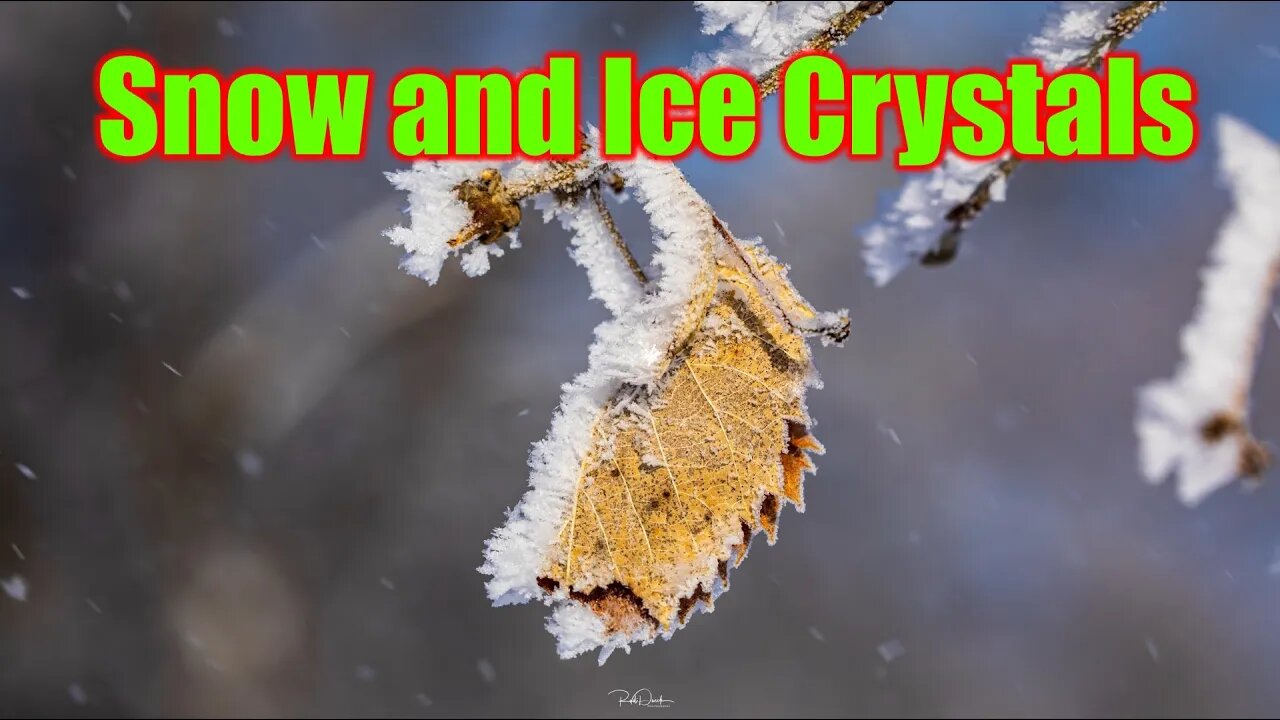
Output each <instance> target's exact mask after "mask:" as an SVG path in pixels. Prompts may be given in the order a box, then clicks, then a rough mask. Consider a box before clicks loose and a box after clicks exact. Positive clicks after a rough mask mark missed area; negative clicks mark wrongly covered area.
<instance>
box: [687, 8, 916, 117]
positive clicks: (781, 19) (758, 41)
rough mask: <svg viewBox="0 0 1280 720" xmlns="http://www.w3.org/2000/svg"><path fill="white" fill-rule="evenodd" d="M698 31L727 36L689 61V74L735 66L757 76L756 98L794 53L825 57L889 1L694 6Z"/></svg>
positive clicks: (771, 86) (769, 89)
mask: <svg viewBox="0 0 1280 720" xmlns="http://www.w3.org/2000/svg"><path fill="white" fill-rule="evenodd" d="M694 4H695V5H697V6H698V9H699V10H701V11H702V31H703V32H704V33H706V34H708V35H715V34H718V33H720V32H723V31H724V30H725V29H731V32H732V34H731V35H730V36H729V37H728V38H727V39H726V40H725V41H724V43H723V44H722V45H721V47H720V48H719V49H718V50H716V51H715V52H711V53H703V54H700V55H698V56H696V57H695V58H694V59H693V72H694V74H695V75H701V74H703V73H705V72H707V71H708V70H711V69H712V68H717V67H736V68H740V69H742V70H745V71H747V72H749V73H751V74H752V75H755V76H756V84H757V86H758V87H759V88H760V98H761V99H764V98H766V97H768V96H769V95H771V94H773V93H774V92H775V91H776V90H777V89H778V84H779V80H780V78H781V74H782V65H783V63H785V62H786V61H787V59H788V58H790V57H791V56H792V55H795V54H796V53H799V52H804V51H806V50H812V51H821V52H826V51H829V50H833V49H835V48H837V47H839V46H841V45H843V44H844V42H845V41H846V40H848V39H849V36H850V35H852V34H853V33H854V31H855V30H857V29H858V28H859V27H860V26H861V25H862V23H863V22H864V21H865V20H866V19H867V18H870V17H873V16H877V15H879V14H880V13H882V12H884V9H885V8H886V7H888V6H889V5H892V4H893V2H892V0H890V1H889V2H785V3H783V2H695V3H694Z"/></svg>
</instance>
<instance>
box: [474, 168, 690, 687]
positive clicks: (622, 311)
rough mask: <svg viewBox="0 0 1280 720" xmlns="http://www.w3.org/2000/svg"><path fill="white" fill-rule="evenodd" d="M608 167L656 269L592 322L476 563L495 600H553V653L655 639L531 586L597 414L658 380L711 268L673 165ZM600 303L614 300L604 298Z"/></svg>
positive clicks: (566, 505)
mask: <svg viewBox="0 0 1280 720" xmlns="http://www.w3.org/2000/svg"><path fill="white" fill-rule="evenodd" d="M615 167H616V169H617V170H618V171H619V172H620V173H622V174H623V176H624V177H625V179H626V181H627V185H628V187H631V188H633V189H634V190H635V192H636V195H637V197H638V198H639V199H640V201H641V202H642V203H643V205H644V208H645V210H646V212H648V214H649V217H650V221H651V223H652V225H653V227H654V229H655V231H656V233H655V235H656V236H655V238H654V244H655V252H654V260H653V267H652V268H650V272H651V273H654V272H660V275H659V276H658V278H657V280H656V281H654V283H655V284H654V288H653V292H651V293H650V294H647V295H644V296H642V297H640V298H639V299H637V300H636V302H634V303H631V304H629V305H619V306H618V307H617V309H616V310H615V317H614V318H613V319H611V320H608V321H606V322H604V323H603V324H602V325H600V326H599V327H598V328H596V339H595V341H594V343H593V344H592V346H591V351H590V357H589V361H588V367H587V370H586V371H585V372H583V373H581V374H580V375H578V376H577V377H576V378H574V380H573V382H571V383H569V384H567V385H565V386H564V388H563V394H562V395H561V398H560V407H559V409H558V410H557V411H556V414H555V417H554V418H553V419H552V422H551V429H550V431H549V432H548V433H547V436H546V438H545V439H543V440H542V441H540V442H539V443H537V444H536V445H534V447H533V450H532V452H531V453H530V456H529V466H530V468H531V472H530V476H529V486H530V487H529V490H528V491H527V492H526V493H525V495H524V497H523V498H522V499H521V500H520V503H519V504H518V505H517V506H516V507H515V509H514V510H512V511H510V512H509V513H508V514H507V522H506V523H505V524H504V525H503V526H502V527H500V528H498V529H497V530H496V531H495V532H494V535H493V537H491V538H490V539H489V540H488V542H487V543H486V550H485V563H484V565H483V566H481V567H480V571H481V572H482V573H484V574H486V575H489V576H490V579H489V581H488V583H487V585H486V589H487V591H488V594H489V598H490V599H491V600H492V601H493V602H494V604H495V605H508V604H513V603H524V602H528V601H529V600H532V599H543V600H545V601H546V602H548V603H550V604H554V605H555V608H554V609H553V611H552V615H551V618H550V620H549V622H548V625H547V628H548V630H550V631H551V633H552V634H553V635H555V637H556V640H557V650H558V652H559V654H560V656H561V657H565V658H569V657H574V656H576V655H579V654H581V653H583V652H586V651H588V650H592V649H595V648H600V649H601V657H600V661H601V662H602V663H603V662H604V660H605V658H607V657H608V655H609V653H610V652H612V651H613V650H614V649H616V648H618V647H623V648H625V647H627V644H628V642H630V641H631V640H643V641H645V642H651V641H652V639H653V638H651V637H648V635H647V633H643V634H642V635H641V636H637V637H634V638H625V637H619V636H612V637H611V636H608V635H607V634H606V632H605V628H604V625H603V623H601V622H600V620H599V618H597V617H595V615H594V614H593V613H591V611H590V610H589V609H588V608H586V607H584V606H582V605H581V604H580V603H577V602H576V601H571V600H569V599H568V597H567V595H566V590H565V589H563V588H562V589H561V590H560V591H559V597H558V598H555V599H552V598H550V597H548V596H547V595H546V593H545V592H544V591H543V590H542V589H541V588H540V587H538V583H537V579H538V574H539V573H540V572H541V571H542V570H543V568H544V565H545V562H546V558H547V553H548V551H549V550H550V548H551V547H552V546H553V544H554V543H555V541H556V536H557V534H558V532H559V530H560V526H561V524H562V523H563V522H564V519H565V517H566V516H567V514H568V513H569V512H570V508H571V507H572V503H573V495H574V493H575V492H576V491H577V483H578V474H579V468H580V467H581V465H582V461H583V458H584V457H585V456H586V454H587V453H588V452H589V451H590V449H591V439H592V426H593V425H594V424H595V421H596V418H597V417H598V415H599V413H600V412H601V409H602V408H604V407H605V405H606V403H607V402H608V401H609V399H610V398H611V397H613V395H614V393H615V392H616V391H617V390H618V389H619V388H621V387H622V385H623V384H624V383H627V384H633V385H639V386H652V384H653V383H654V382H656V381H657V380H658V378H659V376H660V375H661V373H662V371H663V368H664V363H665V362H666V358H667V354H668V349H669V346H670V343H671V341H672V337H673V335H674V334H675V331H676V328H677V326H678V325H679V324H680V322H681V321H682V319H683V318H684V317H685V314H686V312H687V308H688V307H689V306H690V305H691V304H692V302H693V298H694V293H695V291H696V288H697V287H698V284H699V281H700V274H701V273H702V272H705V271H707V270H708V269H709V267H710V265H709V264H710V263H711V262H712V257H711V251H712V247H713V243H714V240H715V237H714V231H713V230H712V229H711V225H710V221H711V209H710V208H709V207H708V206H707V205H706V203H705V201H703V200H702V198H701V197H699V196H698V194H697V193H696V192H695V191H694V190H693V188H692V187H691V186H690V185H689V184H688V183H687V182H685V180H684V177H683V175H682V174H681V173H680V171H679V170H678V169H676V167H675V166H674V165H671V164H669V163H661V162H656V161H653V160H648V159H645V158H642V157H637V158H636V159H635V160H634V161H629V162H627V163H617V164H616V165H615ZM593 272H596V271H593ZM592 282H593V284H594V283H596V282H597V281H596V280H595V279H593V280H592ZM606 302H607V303H610V304H612V300H606ZM611 309H613V308H611ZM588 615H590V616H591V617H587V616H588Z"/></svg>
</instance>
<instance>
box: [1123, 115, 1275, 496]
mask: <svg viewBox="0 0 1280 720" xmlns="http://www.w3.org/2000/svg"><path fill="white" fill-rule="evenodd" d="M1217 131H1218V152H1219V171H1220V173H1221V175H1222V179H1223V181H1224V182H1225V183H1226V185H1227V186H1228V187H1229V188H1230V190H1231V194H1232V196H1233V198H1234V210H1233V211H1232V213H1231V215H1230V217H1228V218H1227V220H1226V222H1225V223H1224V224H1223V225H1222V227H1221V229H1220V230H1219V231H1218V238H1217V241H1216V242H1215V244H1214V247H1213V250H1212V253H1211V256H1210V260H1209V264H1208V265H1207V266H1206V267H1205V269H1204V270H1203V271H1202V272H1201V283H1202V284H1201V288H1200V301H1199V306H1198V307H1197V309H1196V313H1195V317H1194V318H1193V319H1192V320H1191V323H1190V324H1189V325H1187V327H1186V328H1184V329H1183V331H1182V337H1181V345H1182V353H1183V359H1182V363H1181V364H1180V366H1179V367H1178V371H1177V374H1176V375H1175V376H1174V377H1173V378H1172V379H1170V380H1161V381H1157V382H1153V383H1150V384H1148V385H1147V386H1145V387H1143V388H1142V389H1141V390H1140V391H1139V393H1138V416H1137V423H1136V427H1137V433H1138V440H1139V444H1140V447H1139V455H1140V461H1141V464H1142V472H1143V474H1144V475H1145V476H1146V477H1147V479H1148V480H1149V481H1150V482H1152V483H1158V482H1161V481H1162V480H1163V479H1164V478H1165V477H1166V476H1168V475H1169V474H1171V473H1174V472H1176V473H1177V478H1178V481H1177V482H1178V497H1179V498H1180V499H1181V500H1182V502H1184V503H1186V504H1187V505H1195V504H1196V503H1198V502H1200V501H1201V500H1203V499H1204V498H1205V497H1206V496H1207V495H1209V494H1210V493H1212V492H1213V491H1214V490H1217V489H1218V488H1220V487H1223V486H1224V485H1227V484H1229V483H1230V482H1231V481H1232V480H1234V479H1235V478H1236V477H1237V475H1238V470H1239V461H1240V453H1241V442H1242V440H1243V438H1242V436H1241V434H1240V433H1233V434H1230V435H1227V436H1226V437H1224V438H1222V439H1221V440H1219V441H1218V442H1216V443H1211V442H1207V441H1206V440H1205V439H1204V438H1203V437H1202V436H1201V433H1200V428H1201V426H1202V425H1203V424H1204V422H1205V421H1206V420H1208V419H1209V418H1210V417H1212V416H1214V415H1215V414H1217V413H1221V412H1233V411H1234V412H1236V413H1238V414H1240V415H1243V413H1244V412H1245V411H1246V409H1247V407H1246V405H1247V396H1248V389H1249V385H1250V384H1251V382H1252V377H1253V366H1254V362H1255V360H1256V355H1257V350H1258V345H1259V340H1260V339H1261V333H1262V331H1263V328H1264V326H1265V325H1266V321H1267V314H1268V313H1267V311H1268V308H1269V307H1270V300H1271V293H1272V291H1273V290H1274V286H1275V282H1276V273H1277V272H1280V146H1277V145H1276V143H1274V142H1272V141H1271V140H1268V139H1267V138H1266V137H1264V136H1262V135H1261V134H1259V133H1258V132H1257V131H1256V130H1254V129H1252V128H1250V127H1249V126H1248V125H1246V124H1244V123H1243V122H1241V121H1239V120H1236V119H1234V118H1231V117H1227V116H1222V117H1219V118H1218V127H1217Z"/></svg>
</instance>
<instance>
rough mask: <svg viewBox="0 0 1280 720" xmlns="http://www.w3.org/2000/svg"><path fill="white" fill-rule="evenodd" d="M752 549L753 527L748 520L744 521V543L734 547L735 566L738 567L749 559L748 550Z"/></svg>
mask: <svg viewBox="0 0 1280 720" xmlns="http://www.w3.org/2000/svg"><path fill="white" fill-rule="evenodd" d="M750 548H751V526H750V525H748V524H747V521H746V520H743V521H742V542H740V543H738V544H737V545H734V546H733V548H732V550H733V566H734V567H738V566H739V565H741V564H742V561H743V560H744V559H746V557H747V550H748V549H750Z"/></svg>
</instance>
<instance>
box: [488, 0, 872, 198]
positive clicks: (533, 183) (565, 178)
mask: <svg viewBox="0 0 1280 720" xmlns="http://www.w3.org/2000/svg"><path fill="white" fill-rule="evenodd" d="M892 4H893V0H874V1H873V2H860V3H858V5H857V6H855V7H854V8H853V9H852V10H847V11H845V12H842V13H840V14H839V15H837V16H836V17H834V18H832V19H831V22H830V24H828V26H827V27H826V28H824V29H823V30H821V31H819V32H818V33H816V34H814V35H813V36H812V37H810V38H809V39H808V40H807V41H806V42H805V43H804V44H803V45H802V46H801V47H800V49H799V50H797V51H796V52H797V53H798V52H804V51H822V52H825V51H829V50H831V49H833V48H835V47H837V46H839V45H840V44H841V43H843V42H845V41H846V40H848V39H849V36H850V35H852V34H853V33H854V31H855V30H857V29H858V28H859V27H861V25H862V23H863V22H864V21H866V19H867V18H870V17H874V16H876V15H879V14H880V13H882V12H884V10H885V8H886V7H888V6H890V5H892ZM788 59H789V58H788ZM785 64H786V61H785V60H784V61H782V62H780V63H778V64H776V65H774V66H773V67H771V68H769V69H768V70H766V71H765V72H764V73H762V74H761V75H760V77H759V78H758V79H757V80H756V85H757V86H758V87H759V89H760V99H761V100H763V99H765V98H767V97H768V96H769V95H772V94H773V93H774V92H776V91H777V89H778V87H779V86H780V82H781V78H782V67H783V65H785ZM584 148H585V140H584ZM543 168H544V169H543V170H542V171H541V172H538V173H536V174H534V175H531V176H529V177H527V178H525V179H524V180H522V181H520V182H515V183H510V184H508V185H507V186H506V187H505V191H504V192H505V195H504V199H505V200H507V201H511V202H520V201H521V200H525V199H527V198H530V197H533V196H534V195H539V194H541V193H544V192H563V193H567V194H570V195H575V194H578V193H580V192H583V191H585V190H587V189H588V188H590V187H593V186H598V185H599V183H600V181H601V180H602V179H604V178H605V177H606V175H607V174H608V171H609V170H610V165H609V162H608V161H607V160H603V159H600V158H598V157H597V158H596V162H595V164H594V165H593V164H591V163H590V162H589V161H588V160H587V159H585V158H578V159H577V160H571V161H568V162H556V163H548V164H546V165H544V166H543Z"/></svg>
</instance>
